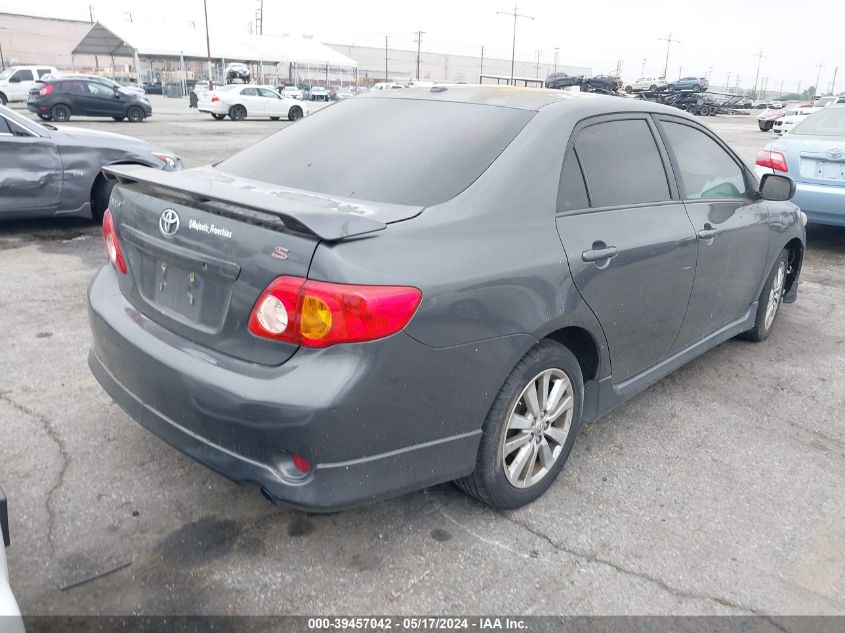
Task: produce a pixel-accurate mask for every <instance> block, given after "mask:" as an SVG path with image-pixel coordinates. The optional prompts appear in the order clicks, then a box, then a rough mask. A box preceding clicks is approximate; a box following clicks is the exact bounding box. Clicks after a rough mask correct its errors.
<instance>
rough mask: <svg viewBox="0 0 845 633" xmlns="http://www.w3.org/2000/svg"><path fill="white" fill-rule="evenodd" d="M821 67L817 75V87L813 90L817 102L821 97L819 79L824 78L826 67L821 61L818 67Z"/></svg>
mask: <svg viewBox="0 0 845 633" xmlns="http://www.w3.org/2000/svg"><path fill="white" fill-rule="evenodd" d="M816 68H818V69H819V72H818V74H817V75H816V88H815V90H813V102H814V103H815V101H816V99H818V98H819V80H821V78H822V68H824V64H822V63H821V62H819V65H818V66H817V67H816Z"/></svg>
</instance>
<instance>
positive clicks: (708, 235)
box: [698, 228, 719, 240]
mask: <svg viewBox="0 0 845 633" xmlns="http://www.w3.org/2000/svg"><path fill="white" fill-rule="evenodd" d="M718 234H719V230H718V229H713V228H710V229H701V230H700V231H699V232H698V239H700V240H712V239H713V238H714V237H716V236H717V235H718Z"/></svg>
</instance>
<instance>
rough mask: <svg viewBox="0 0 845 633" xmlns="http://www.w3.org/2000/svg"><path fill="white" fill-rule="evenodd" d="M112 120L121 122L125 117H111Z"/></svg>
mask: <svg viewBox="0 0 845 633" xmlns="http://www.w3.org/2000/svg"><path fill="white" fill-rule="evenodd" d="M112 118H113V119H114V120H115V121H123V119H125V118H126V117H125V116H113V117H112Z"/></svg>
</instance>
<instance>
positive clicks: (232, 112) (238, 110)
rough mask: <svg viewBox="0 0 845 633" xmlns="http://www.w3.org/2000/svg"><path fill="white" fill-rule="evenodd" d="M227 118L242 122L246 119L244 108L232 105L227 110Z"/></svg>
mask: <svg viewBox="0 0 845 633" xmlns="http://www.w3.org/2000/svg"><path fill="white" fill-rule="evenodd" d="M229 118H230V119H232V121H243V120H244V119H245V118H246V108H245V107H243V106H242V105H234V106H232V107H231V108H230V109H229Z"/></svg>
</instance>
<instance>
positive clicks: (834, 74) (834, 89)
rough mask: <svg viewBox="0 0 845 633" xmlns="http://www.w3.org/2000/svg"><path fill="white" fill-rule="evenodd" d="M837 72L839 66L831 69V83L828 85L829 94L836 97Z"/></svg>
mask: <svg viewBox="0 0 845 633" xmlns="http://www.w3.org/2000/svg"><path fill="white" fill-rule="evenodd" d="M838 72H839V66H837V67H836V68H834V69H833V83H831V84H830V94H832V95H836V74H837V73H838Z"/></svg>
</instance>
